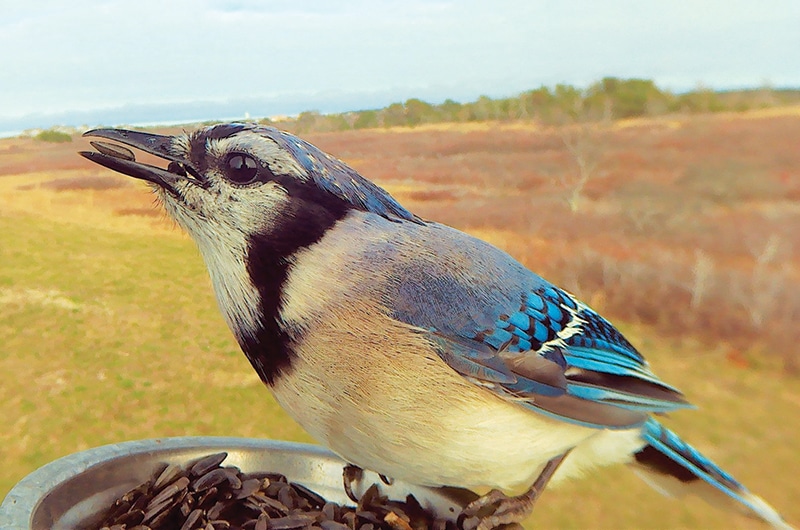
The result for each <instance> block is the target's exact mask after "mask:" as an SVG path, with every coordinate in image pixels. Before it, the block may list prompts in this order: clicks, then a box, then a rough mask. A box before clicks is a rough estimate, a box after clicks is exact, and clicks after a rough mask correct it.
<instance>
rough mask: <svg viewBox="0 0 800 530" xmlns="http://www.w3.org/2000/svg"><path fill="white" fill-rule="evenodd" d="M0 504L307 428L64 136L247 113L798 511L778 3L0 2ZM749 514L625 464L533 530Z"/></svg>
mask: <svg viewBox="0 0 800 530" xmlns="http://www.w3.org/2000/svg"><path fill="white" fill-rule="evenodd" d="M0 12H2V16H0V44H2V45H3V49H5V50H6V53H4V54H2V55H0V71H2V72H4V74H3V76H2V80H0V137H1V138H0V345H2V346H0V371H1V372H2V373H4V374H6V375H5V377H4V378H3V382H2V383H0V401H2V403H3V404H4V406H3V410H2V412H0V421H2V422H3V424H4V425H5V426H6V428H5V429H4V430H3V432H2V433H0V462H2V463H3V464H4V465H3V468H2V471H0V497H3V496H5V494H6V493H7V491H8V490H9V489H10V488H11V487H12V486H13V485H14V484H15V483H16V482H17V481H19V480H20V479H21V478H22V477H23V476H25V475H26V474H27V473H29V472H31V471H33V470H34V469H36V468H37V467H39V466H41V465H43V464H45V463H47V462H49V461H51V460H53V459H55V458H58V457H60V456H63V455H66V454H69V453H73V452H75V451H79V450H82V449H87V448H90V447H95V446H98V445H102V444H107V443H114V442H119V441H123V440H131V439H141V438H153V437H164V436H185V435H226V436H252V437H261V438H277V439H289V440H298V441H312V440H310V438H309V437H308V435H306V434H305V433H304V432H303V431H302V430H301V429H300V428H299V427H298V426H297V425H296V424H294V423H293V422H292V420H290V419H289V418H288V417H287V416H286V415H285V414H284V413H283V412H282V411H281V410H280V409H279V407H278V406H277V405H276V404H275V402H274V401H273V400H272V397H271V396H270V395H269V392H268V391H267V390H266V388H264V387H263V385H262V384H261V383H260V381H259V380H258V378H257V376H256V375H255V373H253V372H252V370H251V368H250V366H249V364H248V363H247V361H246V359H245V358H244V356H243V355H242V354H241V352H240V351H239V350H238V346H237V345H236V344H235V342H234V340H233V338H232V337H231V335H230V333H229V331H228V330H227V328H226V327H225V325H224V323H223V322H222V319H221V318H220V315H219V312H218V310H217V307H216V303H215V301H214V299H213V295H212V293H211V286H210V281H209V279H208V277H207V273H206V271H205V267H204V265H203V263H202V261H201V259H200V257H199V255H198V253H197V251H196V250H195V248H194V245H193V243H192V242H191V241H190V240H189V239H188V237H186V236H185V235H184V234H182V233H181V232H180V231H179V230H178V229H177V228H176V227H175V226H174V225H173V224H172V223H171V222H170V221H168V220H167V219H166V217H165V215H164V214H163V213H162V211H161V210H160V208H159V206H158V205H156V204H155V203H154V200H153V197H152V195H151V194H150V192H149V190H148V188H147V187H146V186H145V185H144V184H142V183H141V182H138V181H132V179H126V178H125V177H122V176H119V175H116V174H112V173H111V172H109V171H106V170H103V169H102V168H100V167H97V166H93V165H91V164H90V163H89V162H87V161H85V160H84V159H82V158H81V157H79V156H77V154H76V151H78V150H81V149H85V148H86V147H88V142H86V141H85V140H83V139H82V138H80V133H81V132H83V131H84V130H86V129H88V128H89V127H93V126H99V125H105V126H115V125H127V126H131V127H149V128H152V129H153V130H155V131H158V132H164V133H175V132H179V131H180V130H191V129H193V128H195V127H198V126H199V125H200V124H201V123H213V122H216V121H220V120H223V121H228V120H238V121H245V120H246V121H258V122H261V123H266V124H272V125H274V126H277V127H279V128H282V129H286V130H289V131H291V132H294V133H296V134H300V135H301V136H303V137H304V138H306V139H308V140H309V141H311V142H312V143H315V144H316V145H318V146H319V147H321V148H322V149H324V150H326V151H328V152H330V153H331V154H333V155H334V156H336V157H338V158H341V159H342V160H344V161H345V162H347V163H348V164H350V165H351V166H353V167H355V168H356V169H357V170H358V171H359V172H360V173H361V174H362V175H364V176H366V177H367V178H370V179H372V180H374V181H376V182H377V183H378V184H380V185H381V186H384V187H385V188H386V189H387V190H388V191H389V192H390V193H392V194H393V195H394V196H395V197H397V198H398V199H399V200H400V202H401V203H403V204H404V205H405V206H406V207H408V208H409V209H411V210H412V211H414V212H415V213H417V214H419V215H421V216H422V217H424V218H427V219H431V220H435V221H439V222H443V223H446V224H449V225H452V226H455V227H457V228H459V229H462V230H466V231H468V232H470V233H472V234H474V235H476V236H478V237H480V238H482V239H485V240H487V241H490V242H491V243H493V244H495V245H497V246H500V247H501V248H504V249H505V250H507V251H508V252H509V253H511V254H512V255H513V256H514V257H516V258H517V259H519V260H520V261H522V262H523V263H524V264H525V265H526V266H528V267H529V268H531V269H532V270H534V271H536V272H538V273H540V274H542V275H543V276H545V277H547V278H548V279H550V280H552V281H554V282H555V283H557V284H559V285H561V286H563V287H565V288H567V289H569V290H571V291H573V292H575V293H576V294H577V295H578V296H579V297H581V298H582V299H584V300H585V301H587V302H588V303H589V304H590V305H592V306H593V307H595V308H596V309H598V310H599V311H601V312H602V313H604V314H605V315H606V316H608V317H609V318H610V319H611V320H612V321H613V322H614V323H615V324H616V325H617V326H618V327H619V328H620V329H622V330H623V332H624V333H625V334H626V336H628V338H629V339H630V340H631V341H632V342H633V343H634V344H635V345H636V346H637V347H638V348H639V349H640V351H642V353H644V354H645V355H646V356H647V358H648V359H649V360H650V362H651V364H652V365H653V368H654V370H655V371H656V373H658V374H659V375H660V376H661V377H662V378H663V379H664V380H666V381H667V382H669V383H671V384H674V385H675V386H677V387H678V388H679V389H681V390H682V391H683V392H684V393H685V394H686V396H687V397H688V398H689V399H690V400H691V401H692V402H693V403H695V404H697V405H698V408H699V410H697V411H689V412H681V413H678V414H675V415H674V416H673V417H671V418H668V419H665V423H666V424H667V425H668V426H669V427H670V428H673V429H674V430H676V431H677V432H679V433H680V434H681V435H683V436H684V437H685V439H687V441H689V442H691V443H693V444H694V445H695V446H697V447H698V448H700V449H702V450H703V452H704V453H706V454H707V455H708V456H709V457H711V458H712V459H714V460H716V461H717V462H718V463H720V464H721V465H722V466H723V467H724V468H726V469H727V470H729V471H731V472H732V473H733V474H734V476H736V477H737V478H739V479H740V480H741V481H742V482H744V483H745V484H746V485H747V486H748V487H749V488H750V489H751V490H753V491H754V492H756V493H758V494H760V495H762V496H764V497H765V498H766V499H767V500H768V501H769V502H770V503H772V504H773V505H774V506H776V507H777V508H778V509H779V510H781V511H782V512H783V513H784V515H785V516H786V517H787V519H788V520H789V521H790V522H794V523H798V522H800V507H799V506H798V505H797V503H796V502H795V500H796V499H797V498H798V497H799V496H800V486H798V484H797V481H796V475H797V472H798V471H800V458H798V455H800V437H798V434H799V433H798V431H800V425H798V420H797V418H798V414H800V378H798V375H800V357H799V356H798V355H799V354H798V351H797V345H798V344H800V326H799V325H798V323H800V266H799V265H798V263H800V259H799V258H800V61H798V60H797V57H796V50H798V49H800V32H798V31H797V28H798V27H800V4H797V3H796V2H793V1H791V0H785V1H779V0H773V1H765V2H761V3H758V4H757V5H756V4H753V3H749V2H741V1H733V2H731V1H728V2H723V1H711V0H708V1H701V2H678V1H672V2H650V3H641V2H634V1H623V0H616V1H609V2H604V3H602V5H601V4H598V3H593V2H588V1H575V2H569V3H566V2H549V1H547V2H545V1H540V2H511V1H498V2H492V3H484V2H469V1H468V2H437V1H408V0H406V1H403V2H399V1H381V2H366V1H363V2H358V1H351V2H335V3H333V2H330V3H329V2H314V1H308V2H292V3H291V5H289V4H286V3H285V2H271V1H263V2H257V1H246V0H241V1H223V2H213V3H212V2H170V3H165V2H158V3H157V2H148V1H143V2H138V3H136V4H135V5H134V4H133V3H129V2H115V1H74V2H71V3H70V4H69V5H66V4H63V3H59V2H39V3H36V4H30V5H22V4H21V3H16V2H9V1H5V0H0ZM722 526H724V527H726V528H758V527H760V525H759V524H758V523H754V522H752V521H750V520H748V519H745V518H742V517H739V516H736V515H733V514H725V513H721V512H717V511H715V510H714V509H713V508H711V507H709V506H707V505H706V504H704V503H703V502H702V501H699V500H697V499H691V500H687V501H686V502H677V501H674V500H669V499H665V498H662V497H661V496H659V495H658V494H657V493H656V492H654V491H652V490H650V488H648V487H647V486H646V485H645V484H644V483H643V482H641V481H639V480H638V479H637V478H636V477H634V476H633V474H632V473H630V471H629V470H628V469H626V468H624V467H622V468H617V469H610V470H602V471H599V472H598V473H596V474H594V475H592V477H591V480H584V481H579V482H575V483H572V484H568V485H565V486H564V487H563V488H560V489H556V490H552V491H549V490H548V491H547V492H546V493H545V495H544V496H543V498H542V502H541V504H540V505H539V506H538V508H537V510H536V512H535V513H534V515H533V516H532V518H531V520H530V527H531V528H533V527H539V528H542V527H544V528H550V527H559V528H609V527H613V528H631V529H633V528H711V527H722Z"/></svg>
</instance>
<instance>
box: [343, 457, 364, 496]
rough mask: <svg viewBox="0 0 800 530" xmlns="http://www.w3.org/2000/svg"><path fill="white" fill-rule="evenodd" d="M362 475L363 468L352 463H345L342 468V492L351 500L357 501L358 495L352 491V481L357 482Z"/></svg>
mask: <svg viewBox="0 0 800 530" xmlns="http://www.w3.org/2000/svg"><path fill="white" fill-rule="evenodd" d="M363 476H364V470H363V469H361V468H360V467H358V466H354V465H353V464H347V465H346V466H344V469H342V485H343V486H344V492H345V493H346V494H347V496H348V497H349V498H350V500H351V501H353V502H355V503H357V502H358V497H356V494H355V493H354V492H353V483H354V482H358V481H360V480H361V478H362V477H363Z"/></svg>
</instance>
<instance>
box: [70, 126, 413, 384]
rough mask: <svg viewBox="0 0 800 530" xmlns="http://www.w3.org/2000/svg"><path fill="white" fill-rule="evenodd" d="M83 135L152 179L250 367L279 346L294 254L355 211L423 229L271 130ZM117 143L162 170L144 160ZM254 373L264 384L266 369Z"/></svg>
mask: <svg viewBox="0 0 800 530" xmlns="http://www.w3.org/2000/svg"><path fill="white" fill-rule="evenodd" d="M84 136H92V137H97V138H102V139H103V140H112V141H114V142H117V143H114V144H112V143H108V142H105V141H94V142H92V145H93V146H94V147H95V148H96V149H97V151H87V152H81V154H82V155H83V156H84V157H86V158H88V159H89V160H91V161H93V162H96V163H98V164H101V165H103V166H105V167H108V168H110V169H112V170H114V171H117V172H120V173H123V174H126V175H130V176H132V177H135V178H138V179H142V180H145V181H147V182H149V183H150V184H151V186H152V187H153V188H154V189H155V191H156V193H157V195H158V196H159V198H160V199H161V201H162V202H163V204H164V206H165V208H166V210H167V212H168V213H169V215H170V216H171V217H172V218H174V219H175V220H176V221H177V223H178V224H179V225H180V226H181V227H183V228H184V229H185V230H186V231H187V232H188V233H189V234H190V235H191V236H192V238H193V239H194V240H195V242H196V243H197V245H198V247H199V249H200V251H201V253H202V255H203V258H204V260H205V262H206V265H207V267H208V270H209V273H210V275H211V279H212V283H213V285H214V290H215V293H216V295H217V301H218V302H219V305H220V308H221V310H222V313H223V315H224V316H225V318H226V320H227V322H228V325H229V326H230V327H231V329H232V331H233V332H234V334H235V335H236V336H237V339H238V340H239V343H240V344H241V345H242V348H243V349H244V350H245V353H246V354H247V355H248V357H250V360H251V362H253V363H254V366H255V365H256V363H257V362H261V361H259V360H258V358H260V357H264V355H263V352H262V351H261V350H263V349H264V348H265V347H271V346H265V344H272V345H274V344H278V343H280V341H281V340H282V337H280V336H278V335H280V333H283V330H281V329H279V328H280V326H279V324H276V321H279V320H280V309H281V284H282V282H283V281H284V280H285V278H286V275H287V271H288V267H290V265H291V257H292V255H293V254H294V253H295V252H297V251H298V250H301V249H303V248H305V247H308V246H310V245H312V244H314V243H315V242H316V241H318V240H319V239H320V238H322V236H323V235H324V234H325V232H326V231H327V230H329V229H330V228H331V227H332V226H333V225H335V224H336V223H337V222H339V221H340V220H341V219H343V218H344V217H346V216H347V215H348V214H349V213H350V212H353V211H355V210H360V211H364V212H372V213H374V214H377V215H380V216H382V217H385V218H388V219H391V220H396V221H401V220H408V221H413V222H419V220H418V219H417V218H416V217H415V216H414V215H412V214H411V213H409V212H408V211H407V210H406V209H404V208H403V207H402V206H400V205H399V204H398V203H397V202H396V201H395V200H394V199H393V198H392V197H391V196H390V195H389V194H388V193H386V192H385V191H384V190H382V189H381V188H379V187H378V186H376V185H375V184H373V183H372V182H370V181H368V180H367V179H365V178H363V177H361V176H360V175H359V174H358V173H357V172H356V171H355V170H353V169H351V168H350V167H348V166H347V165H346V164H344V163H343V162H341V161H339V160H337V159H335V158H333V157H332V156H330V155H328V154H326V153H324V152H322V151H320V150H319V149H317V148H316V147H314V146H313V145H311V144H309V143H308V142H305V141H303V140H301V139H300V138H297V137H295V136H293V135H291V134H288V133H286V132H282V131H279V130H278V129H275V128H272V127H262V126H258V125H252V124H240V123H231V124H221V125H214V126H210V127H205V128H202V129H200V130H197V131H195V132H191V133H184V134H180V135H177V136H164V135H158V134H151V133H145V132H139V131H128V130H122V129H96V130H92V131H88V132H87V133H85V134H84ZM118 144H123V145H124V146H128V147H133V148H136V149H139V150H141V151H144V152H146V153H149V154H151V155H155V156H156V157H159V158H162V159H165V160H167V161H168V164H166V168H164V167H158V166H154V165H149V164H144V163H141V162H139V161H137V160H136V156H135V155H134V153H133V151H131V150H130V149H128V148H127V147H121V146H119V145H118ZM254 359H255V360H254ZM276 362H278V361H276ZM256 369H257V370H258V371H259V373H260V374H261V375H262V378H264V379H265V380H267V379H270V372H269V369H270V368H269V367H267V368H264V369H259V367H258V366H256Z"/></svg>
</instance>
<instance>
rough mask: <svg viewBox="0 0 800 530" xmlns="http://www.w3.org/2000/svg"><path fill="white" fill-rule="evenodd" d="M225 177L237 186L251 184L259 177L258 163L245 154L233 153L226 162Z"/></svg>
mask: <svg viewBox="0 0 800 530" xmlns="http://www.w3.org/2000/svg"><path fill="white" fill-rule="evenodd" d="M225 176H226V177H227V178H228V180H230V181H231V182H233V183H235V184H250V183H251V182H253V181H254V180H255V179H256V177H257V176H258V162H256V160H255V158H253V157H252V156H250V155H246V154H244V153H231V154H229V155H228V157H227V159H226V161H225Z"/></svg>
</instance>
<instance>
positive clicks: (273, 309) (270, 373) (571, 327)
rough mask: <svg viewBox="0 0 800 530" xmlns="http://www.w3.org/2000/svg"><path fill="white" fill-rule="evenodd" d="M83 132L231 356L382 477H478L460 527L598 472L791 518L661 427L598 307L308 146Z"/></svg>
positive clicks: (654, 404) (257, 137) (222, 128)
mask: <svg viewBox="0 0 800 530" xmlns="http://www.w3.org/2000/svg"><path fill="white" fill-rule="evenodd" d="M84 136H89V137H95V138H99V139H102V140H97V141H92V142H91V143H92V145H93V146H94V147H95V148H96V151H83V152H81V153H80V154H81V155H83V156H84V157H86V158H87V159H89V160H91V161H92V162H95V163H97V164H100V165H102V166H105V167H107V168H109V169H111V170H114V171H116V172H119V173H122V174H125V175H128V176H131V177H135V178H137V179H142V180H144V181H147V182H148V183H149V185H150V186H151V187H152V189H153V190H154V191H155V193H156V195H157V197H158V199H159V201H160V202H161V203H162V204H163V207H164V208H165V209H166V211H167V213H168V214H169V216H170V217H171V218H173V219H174V220H175V221H176V222H177V224H178V225H179V226H180V227H181V228H182V229H184V230H185V231H186V232H187V233H188V234H189V235H190V236H191V237H192V239H193V240H194V241H195V243H196V245H197V247H198V249H199V251H200V254H201V255H202V258H203V260H204V262H205V265H206V267H207V269H208V272H209V275H210V278H211V282H212V285H213V290H214V293H215V295H216V299H217V302H218V305H219V308H220V311H221V313H222V316H223V318H224V319H225V321H226V322H227V324H228V326H229V328H230V330H231V331H232V333H233V335H234V336H235V338H236V340H237V341H238V343H239V345H240V347H241V349H242V351H243V352H244V355H245V356H246V357H247V359H248V360H249V362H250V364H251V365H252V367H253V368H254V369H255V371H256V372H257V373H258V375H259V377H260V378H261V380H262V381H263V383H264V384H265V385H266V386H267V387H268V388H269V389H270V390H271V392H272V394H273V395H274V397H275V399H276V400H277V402H278V403H279V404H280V405H281V406H282V407H283V408H284V409H285V410H286V411H287V412H288V414H289V415H290V416H291V417H293V418H294V419H295V420H296V421H297V422H298V423H299V424H300V425H301V426H302V427H303V428H304V429H306V430H307V431H308V433H309V434H310V435H311V436H313V437H314V438H315V439H317V440H318V441H319V442H321V443H322V444H324V445H325V446H327V447H328V448H330V449H331V450H332V451H333V452H335V453H337V454H338V455H340V456H341V457H342V458H343V459H344V460H346V461H347V462H349V463H351V464H352V465H354V466H357V467H358V468H363V469H369V470H372V471H374V472H376V473H379V474H381V475H382V476H386V477H392V478H393V479H399V480H403V481H407V482H410V483H414V484H419V485H425V486H458V487H463V488H472V489H479V488H486V489H489V488H490V490H489V491H488V493H485V494H484V495H482V496H480V497H478V498H477V499H476V500H474V501H473V502H471V503H469V504H468V505H467V506H465V507H464V511H463V513H462V514H461V517H460V524H461V527H462V528H464V529H475V528H477V529H478V530H489V529H491V528H495V527H500V526H502V525H505V524H513V523H519V522H520V521H521V520H522V519H523V518H525V517H527V516H528V515H529V514H530V513H531V511H532V510H533V507H534V505H535V503H536V501H537V499H538V498H539V496H540V494H541V492H542V490H543V489H544V488H545V487H546V486H547V485H548V484H551V483H552V484H556V483H558V482H562V481H564V480H566V479H569V478H573V477H580V476H583V475H585V474H586V473H587V472H588V471H590V470H592V469H594V468H598V467H601V466H607V465H612V464H628V465H629V466H630V467H631V468H633V469H634V471H636V473H637V474H639V475H640V476H641V477H642V478H644V479H645V481H646V482H648V483H649V484H650V485H652V486H653V487H655V488H656V489H658V490H659V491H661V492H662V493H665V494H669V495H675V496H679V495H682V494H683V493H695V494H697V495H700V496H701V497H703V498H705V499H706V500H709V501H711V502H712V503H714V504H717V505H718V506H720V507H722V508H723V509H730V508H731V507H737V509H738V510H739V511H741V512H743V513H746V514H749V515H752V516H755V517H757V518H760V519H762V520H763V521H765V522H767V523H769V524H771V525H772V526H773V527H775V528H784V529H786V528H791V527H790V526H789V524H788V523H787V522H786V521H785V520H784V519H783V518H782V517H781V515H780V514H779V513H778V512H777V511H776V510H775V509H774V508H772V507H771V506H770V505H769V504H768V503H767V502H766V501H764V500H763V499H762V498H760V497H759V496H757V495H755V494H753V493H751V492H750V491H749V490H748V489H746V488H745V487H744V486H743V485H742V484H741V483H740V482H738V481H737V480H736V479H735V478H733V476H731V475H730V474H729V473H727V472H725V471H723V470H722V469H721V468H720V467H719V466H718V465H717V464H715V463H713V462H712V461H711V460H709V459H708V458H706V457H705V456H703V455H702V454H701V453H700V452H699V451H698V450H696V449H695V448H693V447H692V446H690V445H689V444H687V443H686V442H684V441H683V440H682V439H681V438H679V437H678V436H677V435H676V434H675V433H673V432H672V431H670V430H668V429H667V428H666V427H664V426H663V425H662V424H661V422H659V421H658V416H662V415H665V414H666V413H669V412H672V411H677V410H681V409H685V408H691V407H692V405H691V404H690V403H689V402H688V401H687V400H686V398H685V397H684V396H683V395H682V394H681V392H680V391H679V390H677V389H676V388H675V387H673V386H671V385H669V384H667V383H665V382H663V381H662V380H660V379H659V378H658V377H657V376H656V375H655V374H654V372H653V371H652V370H651V368H650V366H649V364H648V363H647V361H646V360H645V358H644V357H643V356H642V355H641V353H640V352H639V351H638V350H637V349H636V348H635V347H634V346H633V345H632V344H631V343H630V342H629V341H628V340H627V339H626V338H625V337H624V336H623V334H622V333H621V332H620V331H618V330H617V328H615V327H614V326H613V325H612V324H611V323H610V322H609V321H608V320H607V319H606V318H604V317H603V316H601V315H600V314H599V313H598V312H596V311H595V310H593V309H592V308H591V307H589V306H588V305H587V304H586V303H584V302H582V301H580V300H579V299H578V298H576V297H575V296H574V295H572V294H571V293H569V292H568V291H566V290H564V289H561V288H559V287H557V286H555V285H554V284H552V283H550V282H548V281H547V280H545V279H544V278H542V277H541V276H539V275H537V274H535V273H534V272H532V271H530V270H529V269H528V268H526V267H525V266H523V265H522V264H521V263H520V262H519V261H517V260H516V259H514V258H513V257H512V256H510V255H509V254H507V253H506V252H504V251H502V250H500V249H498V248H496V247H494V246H492V245H490V244H489V243H487V242H484V241H482V240H480V239H477V238H475V237H473V236H470V235H468V234H466V233H464V232H461V231H458V230H456V229H454V228H451V227H448V226H446V225H443V224H440V223H437V222H433V221H429V220H425V219H423V218H421V217H419V216H417V215H415V214H413V213H411V212H410V211H409V210H407V209H406V208H405V207H403V206H402V205H401V204H400V203H399V202H398V201H397V200H396V199H394V198H393V197H392V196H391V195H390V194H389V193H388V192H386V191H385V190H383V189H382V188H380V187H379V186H377V185H376V184H374V183H373V182H372V181H370V180H368V179H366V178H364V177H362V176H361V175H360V174H359V173H358V172H357V171H356V170H354V169H352V168H351V167H350V166H348V165H347V164H345V163H344V162H342V161H341V160H339V159H337V158H335V157H334V156H332V155H330V154H327V153H325V152H323V151H322V150H320V149H319V148H317V147H315V146H314V145H312V144H311V143H309V142H307V141H305V140H303V139H301V138H299V137H297V136H294V135H292V134H290V133H288V132H285V131H282V130H279V129H277V128H273V127H269V126H263V125H259V124H255V123H221V124H216V125H211V126H206V127H202V128H199V129H197V130H195V131H191V132H183V133H180V134H177V135H174V136H170V135H160V134H154V133H151V132H143V131H132V130H125V129H115V128H103V129H95V130H91V131H87V132H86V133H85V134H84ZM109 141H110V142H113V143H109ZM129 148H135V149H137V150H139V151H142V152H145V153H149V154H151V155H155V156H156V157H159V158H161V159H163V160H164V161H165V162H166V167H160V166H156V165H151V164H145V163H141V162H139V161H137V160H136V158H135V154H134V152H133V151H132V150H131V149H129Z"/></svg>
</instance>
